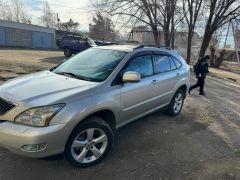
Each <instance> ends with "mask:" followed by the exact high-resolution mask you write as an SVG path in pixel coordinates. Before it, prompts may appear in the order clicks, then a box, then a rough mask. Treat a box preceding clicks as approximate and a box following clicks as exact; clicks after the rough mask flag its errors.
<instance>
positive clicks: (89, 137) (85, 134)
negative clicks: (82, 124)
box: [71, 128, 108, 164]
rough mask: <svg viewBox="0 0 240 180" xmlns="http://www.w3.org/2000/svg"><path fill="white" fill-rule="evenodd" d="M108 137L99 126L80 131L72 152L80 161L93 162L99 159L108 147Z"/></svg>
mask: <svg viewBox="0 0 240 180" xmlns="http://www.w3.org/2000/svg"><path fill="white" fill-rule="evenodd" d="M107 145H108V137H107V135H106V133H105V132H104V131H102V130H101V129H98V128H89V129H86V130H84V131H82V132H80V133H79V134H78V135H77V136H76V138H75V139H74V141H73V143H72V146H71V154H72V156H73V158H74V159H75V160H76V161H77V162H79V163H84V164H85V163H91V162H93V161H96V160H97V159H99V158H100V157H101V156H102V155H103V154H104V152H105V151H106V149H107Z"/></svg>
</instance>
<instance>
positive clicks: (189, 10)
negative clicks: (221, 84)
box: [182, 0, 203, 64]
mask: <svg viewBox="0 0 240 180" xmlns="http://www.w3.org/2000/svg"><path fill="white" fill-rule="evenodd" d="M182 4H183V6H182V9H183V14H184V17H185V21H186V24H187V27H188V40H187V59H186V61H187V63H188V64H189V63H190V61H191V51H192V40H193V36H194V33H195V27H196V23H197V20H198V18H199V15H200V13H201V12H202V9H203V0H183V1H182Z"/></svg>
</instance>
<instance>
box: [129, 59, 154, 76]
mask: <svg viewBox="0 0 240 180" xmlns="http://www.w3.org/2000/svg"><path fill="white" fill-rule="evenodd" d="M127 71H136V72H139V73H140V74H141V78H145V77H148V76H151V75H153V63H152V57H151V55H146V56H139V57H135V58H133V59H132V60H130V63H129V64H128V65H127V67H126V68H125V69H124V72H127Z"/></svg>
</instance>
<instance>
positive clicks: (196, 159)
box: [0, 50, 240, 180]
mask: <svg viewBox="0 0 240 180" xmlns="http://www.w3.org/2000/svg"><path fill="white" fill-rule="evenodd" d="M4 53H6V51H1V50H0V78H1V80H2V81H3V80H6V79H7V78H8V77H14V76H17V75H22V74H25V73H29V72H33V71H37V70H42V69H46V68H49V67H52V66H54V65H55V64H56V63H59V62H61V58H62V57H61V54H60V53H59V52H51V53H53V54H51V53H50V55H46V54H45V55H46V57H45V58H44V60H42V59H39V54H41V53H42V52H37V51H36V52H34V53H33V54H34V55H32V57H33V60H28V59H25V60H17V63H16V59H14V58H12V57H11V56H10V57H8V58H5V55H4ZM31 53H32V52H29V54H31ZM14 54H15V56H16V57H19V58H20V55H17V52H14ZM24 54H25V55H24V56H27V54H26V52H25V53H24ZM29 56H30V55H29ZM47 56H49V59H48V57H47ZM55 56H56V57H57V58H54V57H55ZM34 58H36V60H34ZM23 59H24V58H23ZM194 81H195V80H194V78H193V82H194ZM193 82H192V83H193ZM206 92H207V96H205V97H202V96H199V95H198V92H197V91H193V94H192V95H190V96H188V98H187V99H186V101H185V106H184V108H183V111H182V113H181V114H180V115H179V116H178V117H174V118H172V117H169V116H167V115H165V114H164V113H163V112H161V111H158V112H155V113H153V114H151V115H148V116H146V117H144V118H141V119H140V120H138V121H136V122H134V123H132V124H130V125H128V126H126V127H124V128H122V129H120V130H119V132H118V134H117V137H116V143H115V146H114V149H113V151H112V153H111V154H110V155H109V156H108V157H107V158H106V159H105V161H104V162H103V163H101V164H100V165H98V166H95V167H92V168H88V169H75V168H73V167H71V166H69V165H68V163H67V162H66V161H65V160H64V159H63V158H62V157H59V158H56V159H52V160H37V159H29V158H24V157H20V156H17V155H13V154H11V153H10V152H8V151H7V150H5V149H3V148H0V179H1V180H8V179H20V180H28V179H31V180H32V179H34V180H37V179H39V180H40V179H41V180H42V179H61V180H64V179H72V180H74V179H81V180H85V179H86V180H95V179H97V180H106V179H122V180H126V179H130V180H134V179H140V180H141V179H143V180H148V179H149V180H151V179H154V180H155V179H156V180H158V179H174V180H175V179H176V180H182V179H183V180H186V179H194V180H195V179H199V180H201V179H203V180H207V179H209V180H213V179H226V180H233V179H240V128H239V127H240V85H239V84H236V83H232V82H229V81H225V80H221V79H216V78H211V77H209V78H208V79H207V84H206Z"/></svg>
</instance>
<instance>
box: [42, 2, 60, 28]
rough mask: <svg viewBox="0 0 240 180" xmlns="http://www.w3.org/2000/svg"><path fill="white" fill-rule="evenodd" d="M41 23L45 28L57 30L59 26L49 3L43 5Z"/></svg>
mask: <svg viewBox="0 0 240 180" xmlns="http://www.w3.org/2000/svg"><path fill="white" fill-rule="evenodd" d="M41 22H42V24H43V25H44V26H46V27H50V28H55V27H56V24H57V17H56V16H55V14H54V12H53V11H52V9H51V7H50V5H49V3H48V1H46V2H45V3H44V5H43V9H42V16H41Z"/></svg>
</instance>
